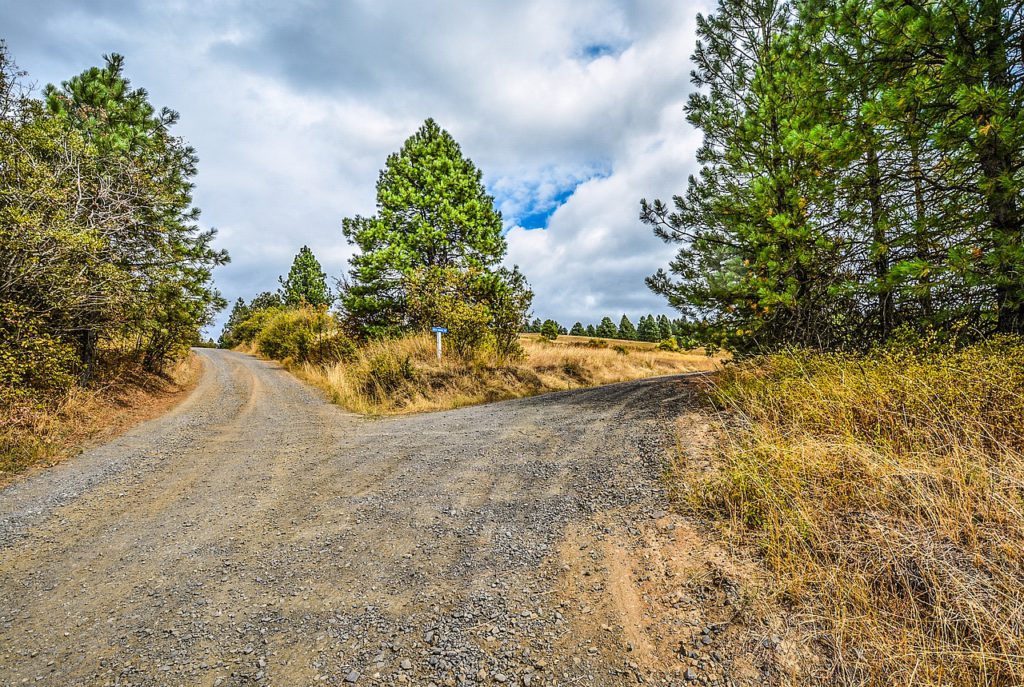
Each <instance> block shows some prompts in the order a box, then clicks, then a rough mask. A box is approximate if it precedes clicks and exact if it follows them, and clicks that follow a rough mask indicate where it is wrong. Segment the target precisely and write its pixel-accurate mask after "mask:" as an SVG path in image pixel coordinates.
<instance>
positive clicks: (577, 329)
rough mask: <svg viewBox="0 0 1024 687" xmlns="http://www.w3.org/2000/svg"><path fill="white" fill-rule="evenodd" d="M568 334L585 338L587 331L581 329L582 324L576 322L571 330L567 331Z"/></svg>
mask: <svg viewBox="0 0 1024 687" xmlns="http://www.w3.org/2000/svg"><path fill="white" fill-rule="evenodd" d="M569 333H570V334H571V335H573V336H585V335H586V333H587V330H586V329H584V328H583V323H582V322H577V323H576V324H574V325H573V326H572V329H570V330H569Z"/></svg>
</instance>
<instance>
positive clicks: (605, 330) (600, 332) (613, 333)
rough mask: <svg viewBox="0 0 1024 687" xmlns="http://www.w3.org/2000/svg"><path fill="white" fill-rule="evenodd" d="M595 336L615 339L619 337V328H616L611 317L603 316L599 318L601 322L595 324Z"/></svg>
mask: <svg viewBox="0 0 1024 687" xmlns="http://www.w3.org/2000/svg"><path fill="white" fill-rule="evenodd" d="M596 333H597V336H600V337H602V338H604V339H617V338H619V330H618V328H616V326H615V323H614V322H612V318H610V317H603V318H601V324H599V325H597V332H596Z"/></svg>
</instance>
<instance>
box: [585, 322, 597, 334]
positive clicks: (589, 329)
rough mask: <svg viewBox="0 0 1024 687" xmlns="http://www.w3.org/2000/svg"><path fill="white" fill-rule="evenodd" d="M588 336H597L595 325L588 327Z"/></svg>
mask: <svg viewBox="0 0 1024 687" xmlns="http://www.w3.org/2000/svg"><path fill="white" fill-rule="evenodd" d="M587 336H597V328H595V327H594V325H593V324H588V325H587Z"/></svg>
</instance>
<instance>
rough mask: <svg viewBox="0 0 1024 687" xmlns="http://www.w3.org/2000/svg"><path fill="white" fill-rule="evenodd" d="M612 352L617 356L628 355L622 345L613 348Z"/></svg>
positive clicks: (627, 351)
mask: <svg viewBox="0 0 1024 687" xmlns="http://www.w3.org/2000/svg"><path fill="white" fill-rule="evenodd" d="M612 350H613V351H615V352H616V353H618V354H619V355H629V349H628V348H626V347H625V346H622V345H618V346H614V347H613V348H612Z"/></svg>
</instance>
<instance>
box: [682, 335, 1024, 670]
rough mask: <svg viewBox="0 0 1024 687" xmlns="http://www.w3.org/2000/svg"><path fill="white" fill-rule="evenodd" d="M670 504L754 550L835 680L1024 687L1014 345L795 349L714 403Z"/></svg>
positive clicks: (1021, 428) (1019, 348)
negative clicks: (699, 467)
mask: <svg viewBox="0 0 1024 687" xmlns="http://www.w3.org/2000/svg"><path fill="white" fill-rule="evenodd" d="M710 396H711V398H712V399H713V401H714V403H715V405H716V407H717V408H718V410H719V411H720V416H719V417H720V423H719V426H718V428H717V429H718V432H717V436H718V439H717V448H716V451H717V456H716V457H717V460H716V461H715V465H717V470H715V471H714V472H713V473H712V474H710V475H704V476H691V478H690V484H689V486H688V489H684V492H683V493H684V494H685V496H684V498H686V499H687V500H688V502H689V505H690V506H691V507H693V508H695V509H696V510H697V511H699V512H702V513H704V514H709V515H711V516H713V517H715V518H718V519H722V520H724V521H725V522H726V523H727V524H729V525H730V526H731V527H729V528H728V530H729V531H730V532H731V533H732V534H733V535H734V536H736V537H738V538H739V539H740V540H741V541H746V542H749V543H751V544H753V545H756V546H757V547H758V548H759V550H760V552H761V554H762V556H763V560H764V562H765V564H766V565H767V566H768V568H769V569H770V570H771V571H772V572H773V573H774V574H775V575H776V579H777V580H778V591H779V593H780V594H779V595H780V599H785V600H787V601H788V602H792V603H795V604H796V605H797V606H798V607H799V608H800V609H802V610H803V611H804V612H806V613H808V614H809V615H810V617H811V618H812V619H813V620H814V623H813V625H814V628H815V632H816V634H817V639H818V640H819V641H820V642H821V643H822V644H823V645H824V646H825V647H826V648H827V649H828V652H829V653H830V654H831V656H832V659H833V661H832V663H833V667H834V671H835V675H833V676H832V677H833V678H834V679H836V680H837V681H839V682H842V683H853V684H899V685H912V684H913V685H954V684H955V685H1011V684H1013V685H1018V684H1021V683H1022V681H1024V342H1022V341H1021V340H1019V339H1001V340H998V341H993V342H989V343H985V344H978V345H974V346H971V347H968V348H965V349H963V350H944V351H941V350H934V349H929V348H927V347H923V348H921V349H914V348H913V347H907V346H903V347H900V348H891V349H889V350H885V351H879V352H876V353H873V354H871V355H868V356H861V357H858V356H851V355H841V354H815V353H808V352H801V351H792V352H790V353H787V354H780V355H772V356H767V357H761V358H757V359H753V360H749V361H746V362H743V363H740V364H736V365H730V366H728V367H727V369H726V370H725V371H724V372H723V373H722V374H721V375H720V376H719V377H718V379H717V381H716V383H715V384H714V386H713V387H712V388H711V389H710Z"/></svg>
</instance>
